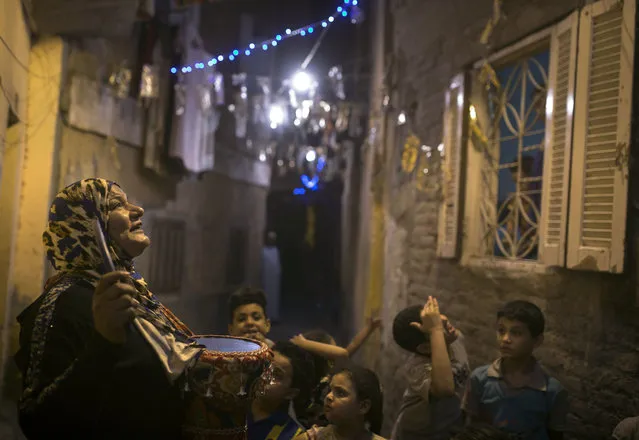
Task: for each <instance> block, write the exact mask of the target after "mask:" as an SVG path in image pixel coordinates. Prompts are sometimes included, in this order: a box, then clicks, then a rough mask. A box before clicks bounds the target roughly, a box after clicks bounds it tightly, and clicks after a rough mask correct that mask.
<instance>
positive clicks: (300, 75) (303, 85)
mask: <svg viewBox="0 0 639 440" xmlns="http://www.w3.org/2000/svg"><path fill="white" fill-rule="evenodd" d="M313 82H314V80H313V77H312V76H311V75H309V74H308V73H307V72H306V71H304V70H300V71H299V72H297V73H296V74H295V75H293V80H292V83H293V88H294V89H295V90H297V91H298V92H307V91H309V90H310V89H311V87H312V86H313Z"/></svg>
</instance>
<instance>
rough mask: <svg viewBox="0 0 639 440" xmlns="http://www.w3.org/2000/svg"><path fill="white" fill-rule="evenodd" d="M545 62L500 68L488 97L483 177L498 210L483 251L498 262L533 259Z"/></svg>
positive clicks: (540, 57) (544, 57)
mask: <svg viewBox="0 0 639 440" xmlns="http://www.w3.org/2000/svg"><path fill="white" fill-rule="evenodd" d="M549 57H550V53H549V51H548V50H545V51H543V52H537V53H535V54H533V55H527V56H525V57H523V58H520V59H518V60H517V61H515V62H513V63H510V64H508V65H505V66H503V67H500V68H499V69H497V70H496V77H497V81H496V82H495V83H493V84H492V85H491V86H490V88H489V91H488V101H489V102H488V103H487V106H485V107H484V108H487V111H488V112H489V113H490V122H491V124H492V130H490V132H491V134H492V136H490V137H489V139H488V144H489V145H488V147H489V149H490V150H491V152H492V154H490V156H491V160H490V161H487V164H489V165H488V166H489V168H490V169H489V170H482V171H483V172H484V173H485V172H488V173H491V174H492V178H490V179H489V180H490V181H492V182H494V183H495V186H496V187H494V188H493V191H491V194H492V196H491V199H492V201H490V202H489V204H490V203H496V205H493V206H495V210H494V211H493V209H492V208H491V209H489V211H490V212H492V213H493V214H492V215H491V217H492V219H491V220H492V221H485V222H484V224H485V225H486V227H487V229H488V230H486V231H485V235H484V238H485V243H484V249H485V250H486V251H487V253H489V254H492V255H494V256H497V257H502V258H507V259H511V260H518V259H533V260H534V259H536V258H537V253H538V245H539V220H540V218H541V212H540V211H541V190H542V178H543V177H542V176H543V146H544V135H545V129H546V105H547V83H548V65H549ZM471 117H472V115H471ZM495 196H496V197H495Z"/></svg>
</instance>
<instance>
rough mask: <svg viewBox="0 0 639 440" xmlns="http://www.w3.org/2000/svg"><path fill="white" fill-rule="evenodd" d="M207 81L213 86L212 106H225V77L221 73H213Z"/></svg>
mask: <svg viewBox="0 0 639 440" xmlns="http://www.w3.org/2000/svg"><path fill="white" fill-rule="evenodd" d="M207 79H208V83H209V84H211V85H212V86H213V90H212V92H211V94H212V96H211V100H212V104H213V105H215V106H219V105H224V102H225V101H224V75H222V74H221V73H220V72H213V73H210V74H209V75H208V77H207Z"/></svg>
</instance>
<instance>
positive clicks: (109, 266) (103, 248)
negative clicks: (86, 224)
mask: <svg viewBox="0 0 639 440" xmlns="http://www.w3.org/2000/svg"><path fill="white" fill-rule="evenodd" d="M93 230H94V232H95V239H96V241H97V243H98V249H99V250H100V253H101V254H102V261H103V262H104V266H105V267H104V268H105V269H106V271H107V273H108V272H115V265H114V264H113V260H112V259H111V254H110V253H109V248H108V246H107V243H106V238H105V237H104V231H103V230H102V225H101V224H100V219H98V218H96V219H95V223H93Z"/></svg>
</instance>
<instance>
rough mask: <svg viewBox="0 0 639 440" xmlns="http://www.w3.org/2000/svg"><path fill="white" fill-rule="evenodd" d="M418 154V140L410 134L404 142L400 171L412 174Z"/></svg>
mask: <svg viewBox="0 0 639 440" xmlns="http://www.w3.org/2000/svg"><path fill="white" fill-rule="evenodd" d="M418 154H419V138H418V137H417V136H415V135H414V134H411V135H410V136H408V138H406V142H404V151H403V152H402V170H404V172H405V173H408V174H410V173H412V172H413V170H414V169H415V165H417V156H418Z"/></svg>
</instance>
